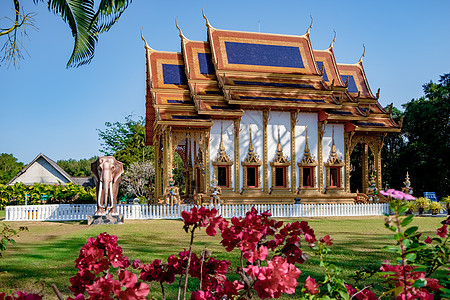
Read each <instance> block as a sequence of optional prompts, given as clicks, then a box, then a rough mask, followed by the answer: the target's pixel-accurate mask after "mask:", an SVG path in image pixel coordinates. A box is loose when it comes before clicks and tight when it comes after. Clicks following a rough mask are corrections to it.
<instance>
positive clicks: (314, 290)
mask: <svg viewBox="0 0 450 300" xmlns="http://www.w3.org/2000/svg"><path fill="white" fill-rule="evenodd" d="M305 289H306V292H307V293H309V294H311V295H316V294H318V293H319V288H318V286H317V283H316V280H315V279H314V278H311V277H310V276H308V278H306V280H305Z"/></svg>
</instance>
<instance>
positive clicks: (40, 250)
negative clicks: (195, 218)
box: [0, 217, 443, 299]
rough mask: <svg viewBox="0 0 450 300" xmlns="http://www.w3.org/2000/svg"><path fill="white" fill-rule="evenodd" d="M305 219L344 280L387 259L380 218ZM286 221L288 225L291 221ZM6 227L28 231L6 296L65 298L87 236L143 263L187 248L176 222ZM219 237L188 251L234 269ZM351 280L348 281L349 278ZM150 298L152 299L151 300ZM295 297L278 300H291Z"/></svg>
mask: <svg viewBox="0 0 450 300" xmlns="http://www.w3.org/2000/svg"><path fill="white" fill-rule="evenodd" d="M305 220H307V221H308V222H309V223H310V225H311V227H312V228H313V229H314V230H315V232H316V235H317V236H323V235H326V234H330V236H331V237H332V238H333V242H334V244H333V246H332V248H333V257H332V259H331V260H332V262H333V263H335V264H336V265H338V266H340V267H341V268H342V269H343V277H344V278H345V279H347V280H350V279H349V276H350V275H351V274H354V272H355V271H357V270H358V269H359V268H360V267H362V266H369V265H376V264H377V262H380V261H383V260H385V259H386V258H392V257H389V256H388V253H385V252H383V251H382V250H381V248H382V247H383V246H385V245H389V244H392V243H393V241H392V240H390V239H388V238H387V237H386V236H389V234H390V231H388V230H387V229H385V228H384V225H383V224H384V219H383V217H364V218H362V217H358V218H356V217H352V218H350V217H348V218H310V219H305ZM442 220H443V218H437V217H434V218H431V217H426V218H425V217H421V218H419V217H416V218H415V220H414V222H413V224H415V225H418V226H419V228H420V231H422V232H424V234H425V235H434V232H435V230H436V228H437V227H439V225H440V221H442ZM286 221H294V220H293V219H290V220H286ZM9 224H10V225H11V226H13V227H15V228H18V227H19V226H27V227H28V229H29V231H27V232H22V233H20V236H19V237H17V238H16V242H17V244H16V245H15V246H9V247H8V249H7V250H6V251H5V252H4V253H3V257H2V258H0V291H4V292H7V293H12V292H13V291H16V290H19V289H20V290H25V291H33V292H38V293H40V294H44V295H45V296H47V297H46V298H49V299H52V298H55V297H54V294H53V291H52V289H51V284H52V283H55V284H56V285H57V286H58V287H59V289H60V290H61V292H62V293H63V294H64V295H65V296H66V297H67V296H69V295H70V294H71V293H70V291H69V289H68V286H69V285H70V283H69V278H70V277H72V276H74V275H75V274H76V270H75V268H74V260H75V259H76V258H77V257H78V253H79V250H80V248H81V246H83V245H84V243H85V242H86V240H87V238H88V237H91V236H96V235H98V234H100V233H102V232H105V231H107V232H108V233H109V234H114V235H117V236H118V242H119V245H120V246H122V247H123V249H124V254H125V255H126V256H128V257H130V258H132V259H134V258H139V259H140V260H141V262H143V263H149V262H151V261H152V260H154V259H156V258H159V259H163V260H165V259H166V258H167V257H168V256H169V255H170V254H174V253H178V252H180V251H181V250H183V249H185V248H187V247H188V246H189V235H188V234H186V233H185V232H184V231H183V230H182V226H183V225H182V222H181V221H178V220H127V221H126V223H125V224H124V225H118V226H87V225H85V224H83V223H80V222H10V223H9ZM219 242H220V237H218V236H216V237H209V236H207V235H206V234H205V232H204V230H202V231H200V232H199V233H198V234H197V235H196V243H195V245H194V251H196V252H197V253H199V252H200V251H201V250H202V249H203V248H204V247H205V246H206V247H207V248H208V249H209V250H212V251H213V255H215V256H217V258H219V259H228V260H231V262H232V266H237V262H238V259H239V257H238V254H237V252H236V251H233V252H231V253H227V252H226V251H225V250H224V249H223V248H222V247H221V246H220V244H219ZM298 267H299V268H300V269H301V270H302V274H301V277H300V279H299V281H300V282H303V281H304V279H305V278H306V277H307V276H308V275H311V276H312V277H316V278H318V277H319V278H320V277H321V276H323V272H322V269H321V268H319V266H318V261H317V260H316V259H315V258H314V257H312V258H311V260H309V261H308V262H307V263H305V264H303V265H301V266H298ZM350 281H351V280H350ZM197 287H198V283H197V282H195V281H193V282H192V283H191V284H190V286H189V288H190V289H192V290H194V289H196V288H197ZM298 290H300V288H298ZM175 293H176V289H175V288H173V289H169V290H168V291H166V295H167V299H174V298H176V296H175ZM152 297H153V298H152ZM160 298H161V296H160V290H159V286H158V285H156V284H155V285H152V286H151V299H160ZM295 298H296V296H290V297H285V298H282V299H295Z"/></svg>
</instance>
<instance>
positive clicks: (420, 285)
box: [413, 278, 427, 288]
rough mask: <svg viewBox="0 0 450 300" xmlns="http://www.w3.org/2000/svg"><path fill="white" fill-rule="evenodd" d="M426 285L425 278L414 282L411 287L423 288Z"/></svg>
mask: <svg viewBox="0 0 450 300" xmlns="http://www.w3.org/2000/svg"><path fill="white" fill-rule="evenodd" d="M426 285H427V280H426V279H425V278H419V279H417V280H416V281H414V284H413V287H416V288H423V287H425V286H426Z"/></svg>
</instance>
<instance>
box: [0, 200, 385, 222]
mask: <svg viewBox="0 0 450 300" xmlns="http://www.w3.org/2000/svg"><path fill="white" fill-rule="evenodd" d="M192 207H194V205H181V206H169V205H146V204H124V205H117V210H118V211H119V213H120V214H123V215H124V218H125V219H129V220H131V219H180V218H181V212H182V211H186V210H187V211H190V210H191V208H192ZM211 207H212V206H211ZM252 207H254V208H255V209H257V210H258V211H259V212H263V211H270V213H271V214H272V216H273V217H276V218H299V217H338V216H373V215H382V214H383V213H389V204H386V203H379V204H267V205H265V204H259V205H244V204H240V205H217V206H215V208H216V209H217V211H218V214H219V215H221V216H222V217H224V218H231V217H243V216H245V213H246V212H247V211H249V210H250V209H251V208H252ZM95 209H96V207H95V204H51V205H26V206H23V205H22V206H7V207H6V208H5V221H75V220H86V219H87V217H88V216H92V215H94V213H95Z"/></svg>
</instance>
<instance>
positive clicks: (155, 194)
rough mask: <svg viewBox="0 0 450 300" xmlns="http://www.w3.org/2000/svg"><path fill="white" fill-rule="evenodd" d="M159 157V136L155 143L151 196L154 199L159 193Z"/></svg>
mask: <svg viewBox="0 0 450 300" xmlns="http://www.w3.org/2000/svg"><path fill="white" fill-rule="evenodd" d="M160 157H161V141H160V137H158V138H157V139H156V144H155V187H154V192H153V197H154V200H155V203H157V202H156V200H157V199H158V198H159V196H160V195H161V166H160Z"/></svg>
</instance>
